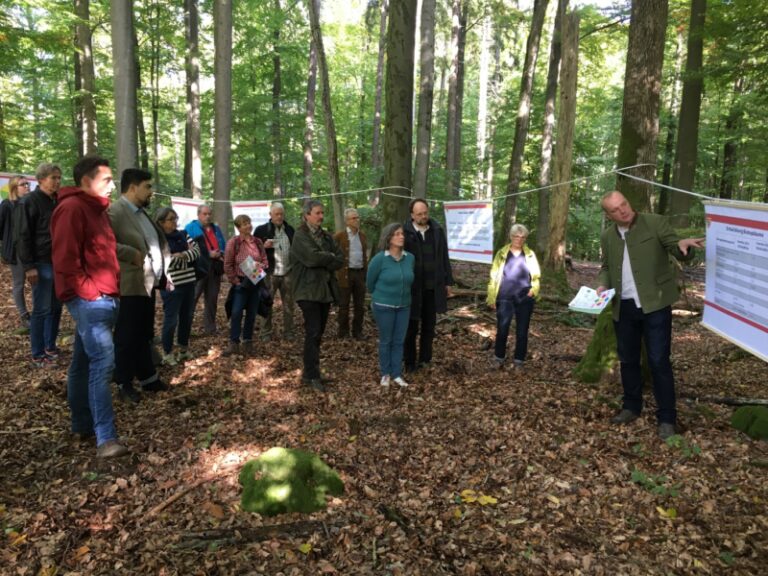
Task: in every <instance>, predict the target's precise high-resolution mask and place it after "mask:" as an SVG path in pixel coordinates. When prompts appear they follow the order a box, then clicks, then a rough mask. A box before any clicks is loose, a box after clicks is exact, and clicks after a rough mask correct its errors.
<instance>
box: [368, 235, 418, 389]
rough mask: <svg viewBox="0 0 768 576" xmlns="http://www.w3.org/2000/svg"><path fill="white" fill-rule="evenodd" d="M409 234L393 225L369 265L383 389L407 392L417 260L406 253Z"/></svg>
mask: <svg viewBox="0 0 768 576" xmlns="http://www.w3.org/2000/svg"><path fill="white" fill-rule="evenodd" d="M404 244H405V234H404V233H403V227H402V225H400V224H389V225H387V226H386V227H385V228H384V230H383V231H382V233H381V239H380V240H379V252H378V254H376V256H374V257H373V258H372V259H371V261H370V262H369V263H368V275H367V277H366V284H367V285H368V292H370V293H371V300H372V304H371V308H372V310H373V317H374V318H375V319H376V325H377V326H378V327H379V368H380V370H381V385H382V386H389V384H390V382H395V384H397V385H398V386H400V387H402V388H405V387H406V386H408V383H407V382H406V381H405V380H403V377H402V363H403V342H404V341H405V333H406V331H407V330H408V318H409V317H410V314H411V284H413V267H414V263H415V262H416V259H415V258H414V256H413V254H409V253H408V252H406V251H405V250H403V245H404Z"/></svg>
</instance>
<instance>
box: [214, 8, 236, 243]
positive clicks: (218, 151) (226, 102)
mask: <svg viewBox="0 0 768 576" xmlns="http://www.w3.org/2000/svg"><path fill="white" fill-rule="evenodd" d="M213 43H214V59H213V76H214V90H215V96H214V124H215V135H214V148H213V198H214V200H216V202H214V205H213V214H214V219H215V220H216V222H218V223H219V225H220V226H221V227H222V229H226V230H227V231H228V230H229V219H230V211H231V205H230V204H229V200H230V190H229V189H230V179H231V174H230V169H231V168H230V152H231V148H232V2H231V0H214V2H213Z"/></svg>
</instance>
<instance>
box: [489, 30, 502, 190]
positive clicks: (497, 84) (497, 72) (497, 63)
mask: <svg viewBox="0 0 768 576" xmlns="http://www.w3.org/2000/svg"><path fill="white" fill-rule="evenodd" d="M490 89H491V106H490V109H491V114H490V116H491V118H496V116H497V110H498V106H499V102H500V101H501V94H500V89H501V38H500V37H499V34H498V32H497V33H495V34H494V40H493V77H492V79H491V86H490ZM488 141H489V144H488V161H487V162H486V168H485V190H486V195H487V197H488V198H492V197H493V196H494V194H495V186H494V183H493V175H494V168H495V166H496V164H495V162H496V154H495V151H496V144H495V141H496V124H495V123H492V127H491V130H490V133H489V138H488Z"/></svg>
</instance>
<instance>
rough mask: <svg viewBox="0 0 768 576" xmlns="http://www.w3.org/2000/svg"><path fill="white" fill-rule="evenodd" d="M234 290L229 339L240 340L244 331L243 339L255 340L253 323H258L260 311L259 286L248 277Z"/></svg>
mask: <svg viewBox="0 0 768 576" xmlns="http://www.w3.org/2000/svg"><path fill="white" fill-rule="evenodd" d="M232 290H233V291H234V296H233V297H232V317H231V318H230V324H229V339H230V341H232V342H240V334H241V333H242V336H243V340H246V341H247V340H253V325H254V324H255V323H256V313H257V312H258V311H259V288H258V286H256V285H255V284H254V283H253V282H251V281H250V280H248V279H247V278H243V279H242V280H241V281H240V284H239V285H237V286H234V287H233V288H232ZM243 313H245V322H243ZM241 325H242V326H241Z"/></svg>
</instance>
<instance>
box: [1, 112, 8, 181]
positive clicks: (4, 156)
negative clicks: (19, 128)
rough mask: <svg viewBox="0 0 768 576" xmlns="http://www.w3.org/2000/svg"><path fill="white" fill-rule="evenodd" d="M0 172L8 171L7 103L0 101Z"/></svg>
mask: <svg viewBox="0 0 768 576" xmlns="http://www.w3.org/2000/svg"><path fill="white" fill-rule="evenodd" d="M0 170H3V171H5V170H8V144H7V140H6V137H5V102H3V101H2V100H0Z"/></svg>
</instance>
